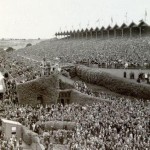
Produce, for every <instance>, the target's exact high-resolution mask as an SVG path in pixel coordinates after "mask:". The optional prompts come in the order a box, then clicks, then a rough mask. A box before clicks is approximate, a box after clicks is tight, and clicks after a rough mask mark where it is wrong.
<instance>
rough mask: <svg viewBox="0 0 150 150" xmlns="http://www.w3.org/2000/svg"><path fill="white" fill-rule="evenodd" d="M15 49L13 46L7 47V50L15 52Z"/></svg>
mask: <svg viewBox="0 0 150 150" xmlns="http://www.w3.org/2000/svg"><path fill="white" fill-rule="evenodd" d="M14 50H15V49H13V48H12V47H8V48H7V49H6V52H13V51H14Z"/></svg>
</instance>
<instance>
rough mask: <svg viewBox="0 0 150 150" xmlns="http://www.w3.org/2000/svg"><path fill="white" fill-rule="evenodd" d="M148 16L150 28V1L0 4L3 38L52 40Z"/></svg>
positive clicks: (14, 0)
mask: <svg viewBox="0 0 150 150" xmlns="http://www.w3.org/2000/svg"><path fill="white" fill-rule="evenodd" d="M145 12H146V13H147V17H146V21H147V22H148V23H149V25H150V0H0V38H19V39H21V38H26V39H27V38H30V39H31V38H32V39H35V38H41V39H43V38H44V39H45V38H46V39H47V38H48V39H49V38H52V37H54V34H55V33H56V32H59V31H64V30H76V29H81V28H84V29H85V28H86V27H88V28H90V27H93V28H95V27H96V26H98V27H101V26H105V27H107V26H108V25H109V24H110V25H111V26H114V25H115V24H118V25H121V24H122V23H123V22H126V23H127V24H129V23H131V22H132V21H134V22H136V23H138V22H139V20H141V19H143V20H145ZM111 18H112V19H111Z"/></svg>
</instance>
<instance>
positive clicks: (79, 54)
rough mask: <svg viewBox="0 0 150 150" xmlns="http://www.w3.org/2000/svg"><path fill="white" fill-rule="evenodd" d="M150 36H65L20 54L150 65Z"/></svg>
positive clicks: (119, 65) (103, 63) (109, 65)
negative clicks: (105, 37) (91, 37)
mask: <svg viewBox="0 0 150 150" xmlns="http://www.w3.org/2000/svg"><path fill="white" fill-rule="evenodd" d="M149 49H150V39H149V37H142V38H119V39H116V38H110V39H94V38H93V39H90V40H87V39H79V40H78V39H69V40H68V39H62V40H53V41H49V40H47V41H43V42H41V43H39V44H37V45H35V46H32V47H28V48H25V49H21V50H18V51H17V54H19V55H23V56H25V57H30V58H31V59H35V60H41V59H42V58H43V57H44V56H46V58H47V59H50V60H51V59H53V58H54V57H60V59H61V61H62V62H69V63H85V64H88V65H89V64H97V65H98V66H99V67H103V68H149V64H150V59H149V58H150V57H149V56H150V53H149Z"/></svg>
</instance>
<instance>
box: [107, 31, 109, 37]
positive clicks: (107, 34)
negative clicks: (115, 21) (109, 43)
mask: <svg viewBox="0 0 150 150" xmlns="http://www.w3.org/2000/svg"><path fill="white" fill-rule="evenodd" d="M107 35H108V38H109V30H107Z"/></svg>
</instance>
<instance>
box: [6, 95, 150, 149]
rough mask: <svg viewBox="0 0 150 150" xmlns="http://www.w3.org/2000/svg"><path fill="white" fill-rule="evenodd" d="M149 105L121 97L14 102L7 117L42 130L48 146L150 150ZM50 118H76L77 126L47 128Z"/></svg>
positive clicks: (59, 119)
mask: <svg viewBox="0 0 150 150" xmlns="http://www.w3.org/2000/svg"><path fill="white" fill-rule="evenodd" d="M149 108H150V102H149V101H146V102H143V101H140V100H136V99H134V101H131V100H129V99H123V98H122V99H121V98H118V99H115V100H114V101H112V102H106V101H100V102H99V103H93V104H92V105H87V104H85V105H84V106H81V105H79V104H74V103H73V104H66V105H64V106H63V105H62V104H55V105H46V106H42V105H37V107H32V106H29V105H26V106H19V105H14V106H13V107H12V109H11V110H10V109H9V110H8V109H6V110H5V112H4V114H3V117H5V118H7V119H9V120H15V121H19V122H20V123H22V124H23V125H24V126H26V127H28V128H29V129H30V130H32V131H34V132H36V133H38V135H39V137H40V139H41V143H42V144H43V145H44V146H45V148H46V149H48V147H50V146H51V147H52V145H53V144H54V143H59V144H66V145H68V149H71V150H79V149H82V150H87V149H88V150H95V149H100V150H107V149H110V148H111V149H112V150H120V149H126V150H130V149H131V150H134V149H135V150H136V149H144V150H148V149H149V145H150V138H149V134H150V120H149V116H150V111H149ZM46 121H72V122H74V121H75V122H76V123H77V125H76V127H75V128H74V129H73V130H72V131H68V130H57V131H55V130H53V129H51V130H48V131H46V130H45V128H44V126H42V123H44V122H46ZM39 122H41V124H39Z"/></svg>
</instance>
